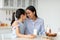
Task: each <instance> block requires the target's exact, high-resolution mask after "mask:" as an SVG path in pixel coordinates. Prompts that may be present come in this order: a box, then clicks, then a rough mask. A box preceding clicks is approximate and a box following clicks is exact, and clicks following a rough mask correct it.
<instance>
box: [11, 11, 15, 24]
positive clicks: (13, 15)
mask: <svg viewBox="0 0 60 40" xmlns="http://www.w3.org/2000/svg"><path fill="white" fill-rule="evenodd" d="M14 17H15V12H13V14H12V21H11V25H12V23H13V22H14V21H15V18H14Z"/></svg>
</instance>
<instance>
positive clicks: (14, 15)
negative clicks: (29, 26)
mask: <svg viewBox="0 0 60 40" xmlns="http://www.w3.org/2000/svg"><path fill="white" fill-rule="evenodd" d="M22 14H23V15H25V10H24V9H17V10H16V13H15V12H13V14H12V22H11V25H12V23H13V22H14V21H15V17H16V18H17V19H19V18H20V16H21V15H22Z"/></svg>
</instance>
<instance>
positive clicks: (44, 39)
mask: <svg viewBox="0 0 60 40" xmlns="http://www.w3.org/2000/svg"><path fill="white" fill-rule="evenodd" d="M0 40H60V36H58V37H47V36H37V37H36V38H33V39H30V38H2V39H0Z"/></svg>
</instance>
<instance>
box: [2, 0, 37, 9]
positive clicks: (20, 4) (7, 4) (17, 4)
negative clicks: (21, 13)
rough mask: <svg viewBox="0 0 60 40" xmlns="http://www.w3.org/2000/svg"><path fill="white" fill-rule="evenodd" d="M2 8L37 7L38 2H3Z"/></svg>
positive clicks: (18, 0) (19, 0)
mask: <svg viewBox="0 0 60 40" xmlns="http://www.w3.org/2000/svg"><path fill="white" fill-rule="evenodd" d="M1 1H2V4H1V5H3V6H2V8H26V7H27V6H29V5H33V6H35V7H36V6H37V3H38V0H1Z"/></svg>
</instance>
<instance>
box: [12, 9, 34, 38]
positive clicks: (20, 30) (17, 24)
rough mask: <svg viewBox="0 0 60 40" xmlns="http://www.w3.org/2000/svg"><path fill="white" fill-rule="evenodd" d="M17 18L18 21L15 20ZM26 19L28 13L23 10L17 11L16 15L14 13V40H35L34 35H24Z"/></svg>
mask: <svg viewBox="0 0 60 40" xmlns="http://www.w3.org/2000/svg"><path fill="white" fill-rule="evenodd" d="M15 17H16V18H17V20H15ZM25 19H26V13H25V11H24V10H23V9H17V11H16V14H15V13H13V15H12V22H11V25H12V32H13V38H16V37H20V38H21V37H24V38H25V37H27V38H34V37H35V36H33V35H24V30H25V27H24V20H25Z"/></svg>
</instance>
